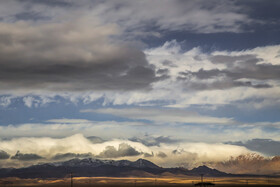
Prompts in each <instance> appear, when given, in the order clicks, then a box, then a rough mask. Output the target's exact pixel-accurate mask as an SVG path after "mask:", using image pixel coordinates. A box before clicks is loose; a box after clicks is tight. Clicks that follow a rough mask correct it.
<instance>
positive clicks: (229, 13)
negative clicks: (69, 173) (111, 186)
mask: <svg viewBox="0 0 280 187" xmlns="http://www.w3.org/2000/svg"><path fill="white" fill-rule="evenodd" d="M279 8H280V2H278V1H273V0H246V1H242V0H228V1H224V0H197V1H191V0H153V1H150V0H143V1H136V0H135V1H134V0H114V1H109V0H105V1H99V0H80V1H73V0H4V1H1V2H0V140H1V141H0V166H1V167H10V166H12V167H20V166H26V165H30V164H33V163H35V162H44V161H45V162H47V161H57V160H63V159H70V158H74V157H79V158H83V157H97V158H102V159H103V158H104V159H129V160H136V159H137V158H146V159H149V160H151V161H153V162H155V163H156V164H159V165H160V166H166V167H167V166H168V167H177V166H184V167H188V168H190V167H194V166H196V165H199V164H201V163H208V162H209V163H210V162H211V163H213V162H217V163H218V162H219V163H220V162H227V161H228V160H230V159H235V158H240V157H238V156H240V155H246V154H247V155H248V154H250V155H251V156H252V157H257V156H256V155H260V156H261V157H262V158H264V159H267V161H269V160H270V159H272V157H273V156H276V155H280V151H279V148H280V136H279V135H280V82H279V80H280V22H279V20H280V13H279ZM233 172H235V171H233ZM279 172H280V171H279Z"/></svg>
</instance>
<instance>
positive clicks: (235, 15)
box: [0, 0, 252, 36]
mask: <svg viewBox="0 0 280 187" xmlns="http://www.w3.org/2000/svg"><path fill="white" fill-rule="evenodd" d="M11 2H12V3H5V2H3V3H2V6H3V7H4V8H6V7H9V8H10V9H11V11H10V12H5V15H2V16H1V14H0V17H2V19H4V20H5V21H10V20H17V19H20V18H21V17H19V15H23V14H22V13H26V12H29V13H31V14H30V16H29V17H28V19H30V20H32V19H33V20H37V19H38V18H40V17H42V20H44V19H48V20H53V19H56V18H57V17H59V19H61V17H63V18H65V17H69V15H67V13H68V14H69V12H70V11H71V12H78V11H79V10H82V11H81V12H87V13H89V14H90V15H91V16H94V17H99V18H100V19H101V20H102V22H104V23H117V24H118V25H120V26H121V27H122V28H123V30H125V31H126V33H127V34H132V35H147V34H148V35H154V36H158V35H159V33H158V31H162V30H168V31H172V30H173V31H174V30H184V31H191V32H198V33H213V32H214V33H215V32H241V31H243V25H248V24H250V23H251V22H252V19H251V18H249V17H248V16H247V15H246V14H245V13H244V11H243V9H244V7H239V6H237V5H236V3H235V2H231V1H220V0H210V1H203V0H198V1H190V0H184V1H182V0H173V1H169V0H154V1H148V0H143V1H136V0H134V1H131V0H115V1H109V0H106V1H102V2H100V1H92V0H81V1H68V0H59V1H45V0H44V1H34V0H27V1H16V0H13V1H11ZM23 7H25V8H23ZM49 7H52V8H53V10H52V12H50V11H45V10H48V8H49ZM155 7H157V8H155ZM26 8H28V11H26ZM32 14H33V15H34V16H32ZM55 16H56V17H55ZM22 17H24V16H22ZM150 28H154V29H155V30H153V31H151V30H149V29H150Z"/></svg>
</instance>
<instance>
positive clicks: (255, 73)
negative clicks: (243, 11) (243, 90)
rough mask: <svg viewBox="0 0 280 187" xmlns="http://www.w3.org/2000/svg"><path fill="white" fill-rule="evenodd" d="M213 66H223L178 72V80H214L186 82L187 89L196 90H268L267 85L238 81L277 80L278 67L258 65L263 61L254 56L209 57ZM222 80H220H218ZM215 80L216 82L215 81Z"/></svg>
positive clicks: (279, 75) (279, 70) (278, 74)
mask: <svg viewBox="0 0 280 187" xmlns="http://www.w3.org/2000/svg"><path fill="white" fill-rule="evenodd" d="M210 60H211V62H212V63H213V64H224V65H225V66H226V68H224V69H211V70H204V69H200V70H198V71H197V72H190V71H188V72H180V73H179V76H178V77H177V79H178V80H183V81H185V80H189V79H190V78H192V77H195V78H197V79H198V80H207V79H214V81H213V82H207V83H204V82H199V81H197V82H188V81H187V83H186V85H187V87H188V88H192V89H196V90H206V89H207V90H211V89H228V88H232V87H240V86H243V87H253V88H270V87H272V86H271V85H269V84H267V83H253V82H252V81H249V80H247V81H241V80H240V79H254V80H258V81H267V80H279V79H280V65H272V64H268V63H266V64H264V63H261V64H259V63H258V62H262V61H263V59H260V58H257V57H256V56H254V55H240V56H229V55H228V56H226V55H216V56H212V57H210ZM218 78H222V79H218ZM215 79H216V80H215Z"/></svg>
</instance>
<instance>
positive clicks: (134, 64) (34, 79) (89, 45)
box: [0, 20, 159, 91]
mask: <svg viewBox="0 0 280 187" xmlns="http://www.w3.org/2000/svg"><path fill="white" fill-rule="evenodd" d="M76 21H77V22H78V23H77V24H76V23H70V22H68V23H64V24H46V25H36V26H34V25H30V24H27V23H14V24H5V23H0V74H1V76H0V85H1V89H2V90H12V89H34V90H36V89H43V90H55V91H59V90H62V91H65V90H66V91H80V90H93V89H94V90H132V89H143V88H147V87H149V85H150V84H151V83H152V82H154V81H156V80H158V79H159V77H155V72H154V70H153V68H152V67H151V66H150V65H149V64H148V62H147V61H146V59H145V55H144V53H143V52H142V51H140V50H137V49H136V48H134V47H131V46H128V45H126V44H124V43H119V42H114V41H111V40H110V39H109V36H110V35H114V34H116V33H117V31H116V28H115V27H114V26H112V25H106V26H100V25H98V24H97V23H95V22H94V21H92V22H91V21H89V20H76ZM88 25H91V26H88Z"/></svg>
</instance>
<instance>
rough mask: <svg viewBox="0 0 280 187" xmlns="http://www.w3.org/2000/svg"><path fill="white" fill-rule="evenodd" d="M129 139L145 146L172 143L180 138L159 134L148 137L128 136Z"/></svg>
mask: <svg viewBox="0 0 280 187" xmlns="http://www.w3.org/2000/svg"><path fill="white" fill-rule="evenodd" d="M129 140H130V141H133V142H140V143H142V144H144V145H146V146H159V145H160V143H166V144H174V143H178V142H179V141H180V140H177V139H172V138H170V137H166V136H159V137H149V136H146V137H144V138H137V137H134V138H130V139H129Z"/></svg>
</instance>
